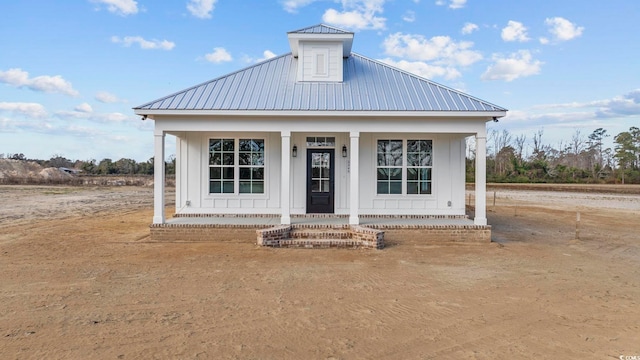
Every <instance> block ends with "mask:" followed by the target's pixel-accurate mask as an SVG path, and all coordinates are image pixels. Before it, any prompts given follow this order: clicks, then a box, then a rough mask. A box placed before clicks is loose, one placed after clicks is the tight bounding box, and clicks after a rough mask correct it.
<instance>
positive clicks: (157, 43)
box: [111, 36, 176, 50]
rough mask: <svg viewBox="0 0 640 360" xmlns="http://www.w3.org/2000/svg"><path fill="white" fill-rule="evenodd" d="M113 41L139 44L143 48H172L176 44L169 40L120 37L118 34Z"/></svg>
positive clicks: (125, 44) (123, 43)
mask: <svg viewBox="0 0 640 360" xmlns="http://www.w3.org/2000/svg"><path fill="white" fill-rule="evenodd" d="M111 42H113V43H116V44H122V45H124V46H126V47H129V46H131V45H133V44H138V45H139V46H140V48H141V49H143V50H171V49H173V48H174V47H175V46H176V44H175V43H174V42H172V41H168V40H156V39H153V40H145V39H144V38H142V37H141V36H125V37H124V38H120V37H118V36H112V37H111Z"/></svg>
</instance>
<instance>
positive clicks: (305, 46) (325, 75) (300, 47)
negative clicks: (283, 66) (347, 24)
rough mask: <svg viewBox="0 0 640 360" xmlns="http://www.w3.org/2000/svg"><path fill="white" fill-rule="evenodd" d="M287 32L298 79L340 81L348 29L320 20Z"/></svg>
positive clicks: (346, 54)
mask: <svg viewBox="0 0 640 360" xmlns="http://www.w3.org/2000/svg"><path fill="white" fill-rule="evenodd" d="M287 36H288V37H289V45H290V46H291V53H292V54H293V56H294V57H295V58H297V59H298V74H297V80H298V81H320V82H342V80H343V68H342V63H343V61H342V59H343V58H347V57H349V55H350V54H351V45H352V44H353V33H352V32H348V31H344V30H340V29H337V28H334V27H331V26H327V25H323V24H320V25H315V26H310V27H307V28H304V29H300V30H296V31H291V32H288V33H287Z"/></svg>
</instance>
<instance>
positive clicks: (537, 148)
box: [532, 129, 545, 159]
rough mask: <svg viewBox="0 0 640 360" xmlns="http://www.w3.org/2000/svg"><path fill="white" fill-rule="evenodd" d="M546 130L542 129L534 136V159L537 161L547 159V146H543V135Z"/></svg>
mask: <svg viewBox="0 0 640 360" xmlns="http://www.w3.org/2000/svg"><path fill="white" fill-rule="evenodd" d="M543 134H544V129H540V130H538V131H536V132H535V133H534V134H533V139H532V141H533V153H532V155H533V157H534V158H536V159H543V158H544V157H545V149H544V148H545V146H544V145H543V144H542V135H543Z"/></svg>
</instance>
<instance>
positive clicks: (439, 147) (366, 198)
mask: <svg viewBox="0 0 640 360" xmlns="http://www.w3.org/2000/svg"><path fill="white" fill-rule="evenodd" d="M389 138H392V139H414V140H415V139H427V140H428V139H430V140H433V191H432V194H431V195H377V194H376V161H377V159H376V145H377V140H378V139H389ZM464 155H465V137H464V136H463V135H459V134H416V133H397V134H388V133H361V135H360V179H361V180H360V189H359V190H360V214H376V215H378V214H380V215H385V214H402V215H422V214H429V215H464V214H465V203H464V194H465V163H464Z"/></svg>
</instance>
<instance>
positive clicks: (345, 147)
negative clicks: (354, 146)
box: [342, 145, 347, 157]
mask: <svg viewBox="0 0 640 360" xmlns="http://www.w3.org/2000/svg"><path fill="white" fill-rule="evenodd" d="M342 157H347V145H342Z"/></svg>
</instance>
